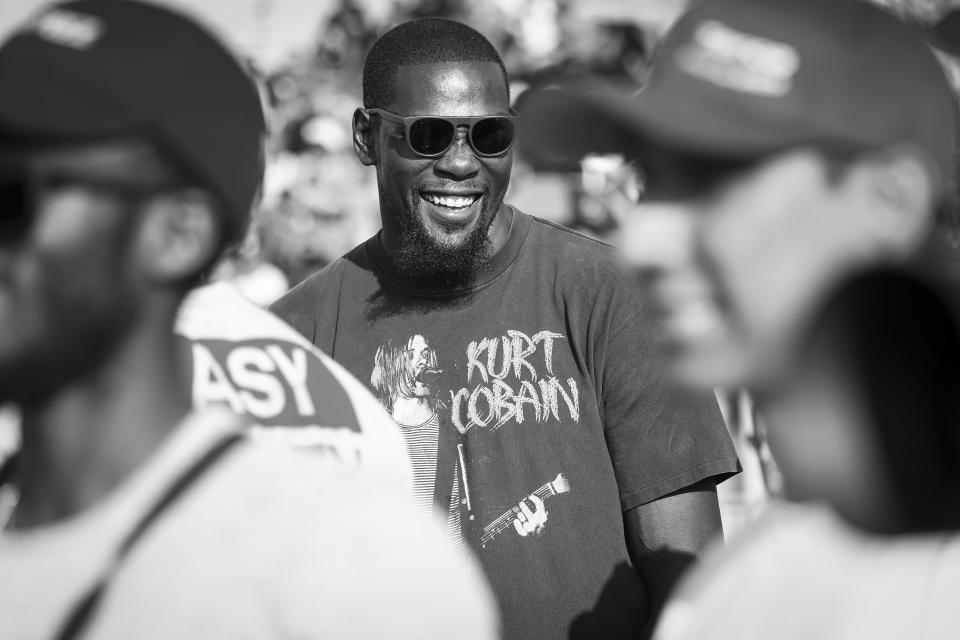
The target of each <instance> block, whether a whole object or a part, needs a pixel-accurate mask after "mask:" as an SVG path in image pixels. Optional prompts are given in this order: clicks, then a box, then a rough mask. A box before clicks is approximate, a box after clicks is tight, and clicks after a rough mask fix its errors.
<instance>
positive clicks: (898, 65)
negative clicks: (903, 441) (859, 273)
mask: <svg viewBox="0 0 960 640" xmlns="http://www.w3.org/2000/svg"><path fill="white" fill-rule="evenodd" d="M854 42H855V43H856V44H855V46H854V44H853V43H854ZM904 91H906V92H909V93H910V95H912V96H916V97H917V99H916V100H914V99H911V100H910V101H905V100H903V99H902V95H904V93H903V92H904ZM554 93H555V94H559V92H554ZM921 96H922V97H921ZM544 98H546V96H545V97H544ZM545 106H546V109H545V110H546V113H547V116H548V118H547V119H546V120H547V121H549V122H550V123H551V124H552V125H555V126H556V127H557V128H559V130H561V131H569V132H570V133H569V134H565V135H563V136H561V138H563V140H562V141H561V142H563V143H564V144H565V145H566V146H567V147H568V148H573V149H580V150H592V151H599V152H607V153H609V152H618V153H622V154H625V155H627V156H629V157H630V158H632V159H634V160H636V162H637V164H638V167H639V170H640V172H641V174H642V177H643V179H644V181H645V183H646V185H645V194H644V198H643V202H642V203H641V204H640V206H638V207H637V208H636V209H635V210H634V212H633V213H632V214H631V215H629V216H628V219H627V221H626V224H625V229H624V235H623V244H624V246H625V250H626V251H625V255H626V256H627V258H628V259H629V261H630V263H631V264H632V265H633V266H635V267H636V268H638V269H639V271H640V273H641V276H642V280H643V282H644V284H645V286H646V289H647V295H648V298H649V303H650V306H651V307H652V308H653V309H654V311H655V315H656V317H657V318H658V319H659V321H658V328H659V334H660V336H661V338H662V342H663V344H664V346H665V347H666V353H667V355H668V356H669V363H670V365H671V368H672V370H673V372H674V374H675V375H676V376H677V377H678V378H679V379H681V380H682V381H683V382H685V383H687V384H688V385H693V386H697V387H706V388H709V387H713V386H717V385H721V386H738V385H744V384H746V385H753V384H756V383H758V382H761V381H765V380H769V379H770V377H771V376H774V375H777V373H778V371H779V370H781V369H782V367H783V365H784V364H785V360H784V358H785V357H786V354H787V351H786V345H787V344H788V343H789V341H790V337H791V335H793V334H794V333H795V331H796V329H797V322H798V319H799V318H800V317H801V316H802V315H803V313H804V312H805V311H806V310H807V309H808V307H809V305H811V304H812V302H813V301H814V300H815V299H817V298H818V297H819V296H820V295H822V293H823V291H824V290H825V289H826V288H828V287H829V286H831V285H832V284H834V283H835V282H836V281H837V279H838V278H840V277H842V276H843V275H844V274H846V273H848V272H849V270H850V269H853V268H856V267H858V266H859V265H862V264H866V263H870V262H875V261H883V260H893V261H896V260H901V259H904V258H905V257H907V256H909V255H910V254H911V253H912V252H914V251H915V249H916V248H917V247H918V246H919V245H920V244H921V243H922V241H923V239H924V238H925V236H926V235H927V234H928V233H929V231H930V228H931V226H932V222H933V220H934V218H935V213H936V211H937V209H938V208H939V207H940V206H941V205H942V203H944V202H947V201H948V200H949V197H950V194H952V190H953V174H954V164H953V153H954V139H955V123H956V107H955V103H954V97H953V95H952V93H951V91H950V88H949V85H948V83H947V81H946V78H945V75H944V73H943V70H942V68H941V67H940V66H939V64H938V62H937V60H936V59H935V57H934V56H933V54H932V53H931V52H930V51H929V50H928V49H927V48H926V46H925V45H924V43H923V42H922V41H920V40H919V39H918V38H917V37H915V36H914V35H913V34H912V33H911V32H910V31H909V30H908V29H907V27H905V26H904V25H903V24H901V23H899V22H898V21H897V20H896V19H895V18H893V17H892V16H889V15H887V14H886V13H884V12H883V11H882V10H880V9H878V8H876V7H873V6H872V5H869V4H866V3H864V2H861V1H860V0H837V1H836V2H834V1H833V0H830V1H828V0H810V1H808V2H794V1H792V0H706V1H705V2H703V3H700V4H698V5H696V6H695V8H694V9H692V10H691V11H690V12H689V13H688V14H686V15H685V16H684V17H682V18H681V20H680V21H679V22H678V23H677V24H676V25H675V27H674V29H673V30H672V31H671V33H670V34H669V35H668V36H667V38H666V40H665V42H664V43H663V46H662V48H661V50H660V51H659V55H658V57H657V58H655V60H654V66H653V70H652V74H651V78H650V82H649V85H648V86H646V87H645V88H644V89H643V90H641V91H636V90H635V89H633V90H631V91H629V92H628V93H621V92H618V91H617V90H615V89H612V88H611V87H610V86H602V87H598V86H593V87H588V88H587V89H586V90H581V91H579V92H574V93H570V94H559V95H556V96H555V98H554V100H553V102H552V104H545ZM574 119H575V120H574ZM541 120H543V118H541ZM573 121H576V122H578V123H583V124H580V125H578V126H577V127H575V128H574V127H571V126H563V123H564V122H567V123H570V122H573Z"/></svg>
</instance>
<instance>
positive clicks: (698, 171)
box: [623, 149, 867, 388]
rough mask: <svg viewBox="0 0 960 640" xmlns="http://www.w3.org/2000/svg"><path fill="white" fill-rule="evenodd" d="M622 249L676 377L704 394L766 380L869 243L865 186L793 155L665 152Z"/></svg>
mask: <svg viewBox="0 0 960 640" xmlns="http://www.w3.org/2000/svg"><path fill="white" fill-rule="evenodd" d="M642 165H643V170H644V174H645V180H646V194H645V202H643V203H642V204H641V205H640V206H639V207H637V208H636V209H635V210H634V211H633V212H632V213H631V214H630V215H629V216H628V219H627V220H626V223H625V228H624V235H623V244H624V247H625V251H626V256H627V258H628V259H629V261H630V262H631V263H632V264H633V265H634V266H635V267H637V268H638V269H639V271H640V274H641V278H642V282H643V284H644V287H645V289H646V300H647V302H648V304H649V306H650V308H652V309H653V311H654V316H655V322H656V333H657V335H658V336H659V339H660V341H661V343H662V345H663V347H664V352H665V355H666V357H667V361H668V363H669V366H670V368H671V370H672V372H673V373H674V374H675V376H676V377H677V378H678V379H679V380H680V381H681V382H683V383H685V384H687V385H690V386H694V387H702V388H710V387H714V386H727V387H736V386H741V385H750V384H753V383H756V382H758V381H764V380H766V379H768V378H769V376H771V375H774V373H775V372H777V371H778V370H779V368H780V367H781V366H782V364H783V361H784V359H785V358H786V356H787V354H786V352H787V350H788V346H789V344H790V341H791V336H792V335H793V334H794V332H795V330H796V327H797V325H798V323H799V322H801V321H802V319H803V316H804V314H805V313H806V312H807V311H808V308H809V307H810V306H811V305H812V304H813V302H814V299H815V298H816V297H817V296H819V295H820V294H821V293H822V292H823V291H824V289H825V288H826V287H827V286H829V285H830V283H832V282H833V281H834V280H835V279H836V278H837V277H839V276H840V275H841V274H842V273H843V272H844V271H845V270H846V269H847V268H848V267H849V266H850V265H851V263H852V262H853V261H855V260H856V259H858V256H859V255H860V254H862V253H864V250H865V247H864V245H865V244H866V243H867V240H866V239H865V237H864V236H865V234H864V230H863V229H861V228H859V227H858V226H857V222H856V221H857V220H859V219H860V216H857V215H854V214H853V211H852V209H854V208H856V207H858V206H860V201H859V199H858V198H857V193H856V189H855V188H853V187H852V186H850V185H848V184H847V183H846V182H845V181H844V180H843V179H842V178H838V179H832V178H831V176H830V175H829V174H828V172H827V171H826V169H827V165H826V161H825V160H824V159H823V157H822V156H821V155H819V154H818V153H816V152H814V151H811V150H805V149H800V150H793V151H789V152H786V153H783V154H780V155H777V156H773V157H770V158H768V159H766V160H764V161H761V162H758V163H755V164H750V165H746V164H740V165H735V164H731V163H720V162H716V161H706V160H703V159H693V158H685V157H679V156H675V155H670V154H668V153H666V152H658V153H657V154H655V155H653V154H652V155H651V157H649V158H645V159H643V160H642Z"/></svg>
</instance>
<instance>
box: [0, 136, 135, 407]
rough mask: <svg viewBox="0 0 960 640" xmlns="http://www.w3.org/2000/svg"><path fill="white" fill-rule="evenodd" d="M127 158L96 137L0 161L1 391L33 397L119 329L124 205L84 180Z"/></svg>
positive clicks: (64, 377) (114, 338)
mask: <svg viewBox="0 0 960 640" xmlns="http://www.w3.org/2000/svg"><path fill="white" fill-rule="evenodd" d="M133 159H134V156H132V155H131V154H130V153H127V152H125V151H124V150H123V149H122V148H116V147H110V146H96V147H93V146H91V147H83V148H72V149H70V150H58V151H54V152H44V153H37V154H31V155H30V156H29V157H21V158H19V159H17V160H16V161H15V162H13V163H11V164H5V165H4V166H3V168H2V169H0V185H2V187H0V189H2V193H3V196H2V203H0V207H2V208H3V212H2V213H3V216H4V217H3V221H2V224H0V326H2V327H3V331H0V400H13V401H20V402H23V403H27V404H29V403H31V402H40V401H42V400H44V399H45V398H46V397H48V396H49V395H50V394H51V393H54V392H56V391H57V390H58V389H60V388H62V387H63V386H65V385H67V384H69V383H71V382H73V381H74V380H76V379H78V378H80V377H82V376H84V375H86V374H87V373H89V372H91V371H93V370H95V369H96V368H97V366H99V364H100V363H102V362H103V361H104V360H105V359H106V358H108V357H109V355H110V354H111V353H112V351H113V349H114V348H115V345H116V344H117V343H118V342H119V341H120V340H122V339H123V337H124V336H126V335H127V332H128V329H129V327H130V326H131V324H132V317H133V315H134V312H133V310H134V309H135V308H136V303H135V301H136V296H135V295H134V289H133V287H132V286H131V283H130V277H129V271H130V270H129V268H128V266H129V265H128V262H127V255H128V248H129V247H128V246H127V245H128V243H129V236H130V235H131V229H132V228H133V227H134V220H133V213H134V212H132V211H131V208H132V206H131V205H130V204H129V202H127V201H126V200H124V199H120V198H118V197H117V196H116V195H111V194H110V192H109V190H108V189H107V188H106V187H105V186H104V185H105V184H107V182H108V181H107V180H104V182H103V183H102V184H101V185H100V186H97V187H94V186H92V184H91V182H92V181H96V182H100V180H101V179H103V178H105V177H109V176H111V173H112V171H116V170H117V167H120V166H123V165H124V164H126V165H127V166H129V163H130V162H131V161H132V160H133Z"/></svg>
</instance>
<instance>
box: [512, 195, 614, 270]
mask: <svg viewBox="0 0 960 640" xmlns="http://www.w3.org/2000/svg"><path fill="white" fill-rule="evenodd" d="M518 213H519V214H520V215H526V216H527V217H528V218H529V219H530V234H529V237H528V240H527V245H528V248H529V249H532V250H533V251H534V252H535V253H537V254H538V257H537V259H538V260H541V261H543V262H553V263H556V265H557V267H558V268H559V269H561V270H566V271H571V272H575V273H579V274H582V275H586V274H590V273H595V274H597V275H603V276H604V277H606V278H609V277H610V276H616V277H619V276H621V275H622V274H623V269H622V266H621V261H620V253H619V250H618V249H617V248H616V247H615V246H613V245H612V244H610V243H609V242H606V241H605V240H602V239H600V238H594V237H592V236H589V235H587V234H585V233H583V232H581V231H577V230H575V229H571V228H569V227H565V226H563V225H562V224H559V223H557V222H553V221H551V220H545V219H543V218H538V217H536V216H531V215H527V214H523V213H521V212H519V211H518Z"/></svg>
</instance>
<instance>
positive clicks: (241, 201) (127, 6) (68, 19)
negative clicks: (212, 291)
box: [0, 0, 265, 235]
mask: <svg viewBox="0 0 960 640" xmlns="http://www.w3.org/2000/svg"><path fill="white" fill-rule="evenodd" d="M264 130H265V125H264V116H263V111H262V107H261V102H260V96H259V93H258V91H257V88H256V86H255V84H254V82H253V80H252V79H251V78H250V76H249V75H248V74H247V73H246V71H245V70H244V68H243V66H242V65H241V64H240V62H239V61H238V60H237V59H236V58H235V57H234V56H233V54H231V53H230V52H229V51H228V50H227V49H226V48H225V47H224V45H223V44H221V43H220V41H219V40H218V39H217V38H216V37H214V36H213V35H211V34H210V33H208V32H207V31H206V30H205V29H203V28H202V27H200V26H199V25H197V24H196V23H195V22H193V21H192V20H190V19H188V18H186V17H184V16H182V15H180V14H178V13H175V12H173V11H170V10H169V9H165V8H161V7H158V6H154V5H151V4H146V3H142V2H136V1H134V0H78V1H76V2H65V3H62V4H55V5H50V6H48V7H46V8H44V9H43V10H41V11H40V12H39V13H37V14H36V15H35V16H34V17H33V18H31V19H30V20H29V21H27V22H26V23H25V24H24V25H23V26H22V27H21V28H20V29H19V30H18V31H16V32H15V33H14V34H13V36H11V37H10V38H8V39H7V40H6V41H5V42H3V44H2V45H0V137H2V139H3V140H5V141H7V142H8V143H9V142H10V141H17V142H20V143H28V144H29V143H36V144H58V143H69V142H73V141H76V142H86V141H98V140H101V139H110V138H113V137H118V136H126V135H138V136H143V137H145V138H146V139H147V140H148V141H149V142H150V143H151V144H153V145H154V146H155V147H156V148H157V150H158V151H159V152H160V153H161V154H164V155H167V156H168V157H169V158H170V159H171V160H172V161H174V162H175V163H177V164H178V166H180V167H181V168H182V169H184V170H185V171H186V172H187V173H188V174H189V177H190V178H191V179H195V180H196V181H197V182H198V184H199V185H200V186H203V187H205V188H207V189H209V190H210V191H211V192H212V193H213V194H214V195H215V196H216V197H217V198H218V200H219V201H220V202H221V204H222V205H223V208H224V210H225V214H226V220H225V226H226V229H227V231H228V234H231V235H232V234H235V233H237V232H238V231H239V230H241V229H243V228H244V227H245V224H246V221H247V219H248V217H249V214H250V209H251V206H252V204H253V200H254V198H255V195H256V193H257V192H258V189H259V185H260V180H261V177H262V167H263V156H262V153H263V149H262V146H263V137H264Z"/></svg>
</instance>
